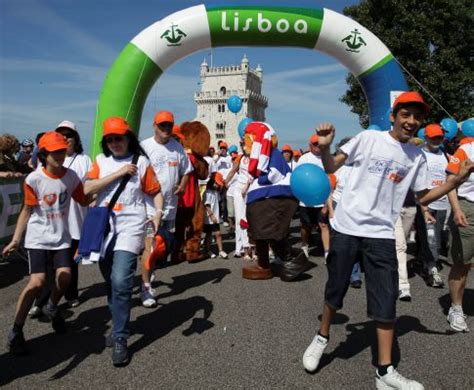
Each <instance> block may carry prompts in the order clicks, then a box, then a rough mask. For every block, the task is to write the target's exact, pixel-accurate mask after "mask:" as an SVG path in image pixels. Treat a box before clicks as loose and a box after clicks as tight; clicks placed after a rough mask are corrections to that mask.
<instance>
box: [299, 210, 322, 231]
mask: <svg viewBox="0 0 474 390" xmlns="http://www.w3.org/2000/svg"><path fill="white" fill-rule="evenodd" d="M299 209H300V221H301V224H302V225H303V226H307V227H313V226H316V225H318V224H320V223H326V224H327V223H328V222H329V220H328V217H327V215H324V214H322V213H321V210H322V209H323V208H322V207H303V206H300V207H299Z"/></svg>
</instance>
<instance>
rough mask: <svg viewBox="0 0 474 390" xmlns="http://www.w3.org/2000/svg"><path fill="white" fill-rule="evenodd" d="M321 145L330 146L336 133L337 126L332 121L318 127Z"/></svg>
mask: <svg viewBox="0 0 474 390" xmlns="http://www.w3.org/2000/svg"><path fill="white" fill-rule="evenodd" d="M316 133H317V134H318V143H319V146H320V147H329V146H330V145H331V143H332V141H333V140H334V137H335V135H336V128H335V127H334V126H333V125H332V124H331V123H321V124H320V125H319V126H318V127H317V128H316Z"/></svg>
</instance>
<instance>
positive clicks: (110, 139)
mask: <svg viewBox="0 0 474 390" xmlns="http://www.w3.org/2000/svg"><path fill="white" fill-rule="evenodd" d="M124 139H125V137H124V136H123V135H117V136H111V137H107V138H106V139H105V142H106V143H107V144H110V143H115V142H122V141H123V140H124Z"/></svg>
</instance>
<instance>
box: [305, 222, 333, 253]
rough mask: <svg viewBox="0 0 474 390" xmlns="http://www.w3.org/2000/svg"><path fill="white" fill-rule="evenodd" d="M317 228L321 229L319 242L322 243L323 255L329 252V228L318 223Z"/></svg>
mask: <svg viewBox="0 0 474 390" xmlns="http://www.w3.org/2000/svg"><path fill="white" fill-rule="evenodd" d="M319 228H320V229H321V241H322V242H323V248H324V253H325V254H326V253H327V252H329V226H328V225H327V224H325V223H321V222H320V223H319ZM308 238H309V237H308Z"/></svg>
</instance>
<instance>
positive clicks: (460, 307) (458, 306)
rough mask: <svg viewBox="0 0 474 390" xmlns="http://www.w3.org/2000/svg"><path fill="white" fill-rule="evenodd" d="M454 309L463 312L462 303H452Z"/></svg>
mask: <svg viewBox="0 0 474 390" xmlns="http://www.w3.org/2000/svg"><path fill="white" fill-rule="evenodd" d="M451 307H452V309H453V311H460V312H462V305H451Z"/></svg>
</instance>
